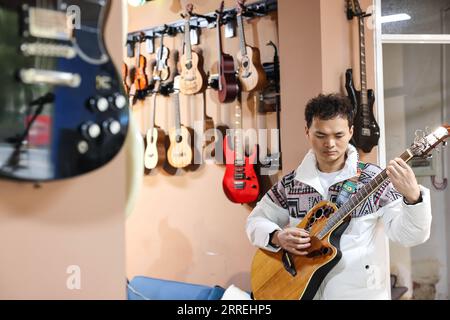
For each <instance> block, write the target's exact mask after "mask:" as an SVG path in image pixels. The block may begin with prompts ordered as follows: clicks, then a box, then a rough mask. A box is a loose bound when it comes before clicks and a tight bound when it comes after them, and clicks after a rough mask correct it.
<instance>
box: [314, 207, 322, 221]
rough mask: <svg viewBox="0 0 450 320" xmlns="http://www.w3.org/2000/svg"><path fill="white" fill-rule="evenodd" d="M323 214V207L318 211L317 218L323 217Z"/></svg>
mask: <svg viewBox="0 0 450 320" xmlns="http://www.w3.org/2000/svg"><path fill="white" fill-rule="evenodd" d="M322 214H323V210H322V209H319V210H317V211H316V213H315V218H316V219H319V218H320V217H322Z"/></svg>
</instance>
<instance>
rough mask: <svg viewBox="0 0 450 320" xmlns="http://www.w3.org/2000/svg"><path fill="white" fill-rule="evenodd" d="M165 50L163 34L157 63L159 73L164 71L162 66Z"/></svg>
mask: <svg viewBox="0 0 450 320" xmlns="http://www.w3.org/2000/svg"><path fill="white" fill-rule="evenodd" d="M163 50H164V34H161V45H160V47H159V55H158V57H157V60H158V62H157V63H156V65H157V66H158V68H157V70H158V71H161V70H162V69H163V68H162V65H161V61H162V57H163Z"/></svg>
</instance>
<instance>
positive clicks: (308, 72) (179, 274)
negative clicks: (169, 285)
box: [126, 0, 373, 289]
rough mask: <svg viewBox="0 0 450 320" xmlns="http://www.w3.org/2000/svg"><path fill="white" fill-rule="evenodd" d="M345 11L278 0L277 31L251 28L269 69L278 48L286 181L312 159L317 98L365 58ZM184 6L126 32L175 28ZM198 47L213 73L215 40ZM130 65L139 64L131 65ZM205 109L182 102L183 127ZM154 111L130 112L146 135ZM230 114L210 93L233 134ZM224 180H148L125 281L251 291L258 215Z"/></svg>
mask: <svg viewBox="0 0 450 320" xmlns="http://www.w3.org/2000/svg"><path fill="white" fill-rule="evenodd" d="M192 2H193V3H194V5H195V7H196V10H195V11H197V12H199V13H207V12H211V11H213V10H215V9H216V8H217V7H218V6H219V3H220V2H219V1H218V0H215V1H211V0H209V1H206V0H196V1H192ZM342 2H343V1H342ZM342 2H341V1H319V0H317V1H311V0H280V1H279V10H278V21H277V20H276V19H275V17H274V16H272V17H265V18H261V19H256V20H254V22H253V23H252V24H251V26H250V25H248V24H246V25H247V26H248V27H247V29H246V35H247V41H248V42H249V43H250V44H253V45H257V46H259V47H260V48H261V52H262V56H263V61H264V62H266V61H270V60H271V59H272V50H270V49H268V48H266V47H265V43H266V42H267V41H268V40H273V41H274V42H277V38H279V49H280V59H281V90H282V92H281V98H282V107H281V108H282V119H281V121H282V138H283V141H282V150H283V156H284V162H283V165H284V168H283V172H284V173H287V172H289V171H291V170H293V169H295V168H296V167H297V166H298V164H299V162H300V161H301V159H302V158H303V156H304V154H305V153H306V151H307V149H308V145H307V142H306V141H305V139H304V135H303V132H304V126H305V124H304V120H303V111H304V105H305V103H306V102H307V101H308V99H310V98H311V97H313V96H315V95H317V94H318V93H319V92H332V91H339V90H341V88H343V82H342V81H343V78H342V75H343V74H344V72H345V70H346V68H348V67H350V63H351V61H353V60H352V59H353V58H350V52H352V50H353V49H354V46H356V50H357V48H358V47H357V45H358V43H357V40H356V42H355V43H354V44H353V43H351V42H352V35H351V33H352V28H351V25H350V23H348V22H347V20H346V17H345V13H344V9H343V4H342ZM185 3H186V1H162V0H155V1H152V2H150V3H147V4H146V5H144V6H143V7H140V8H129V30H130V31H136V30H139V29H142V28H144V29H145V28H150V27H153V26H157V25H160V24H164V23H168V22H173V21H175V20H178V19H179V13H180V12H181V11H182V10H183V9H182V7H181V5H184V4H185ZM234 4H235V1H233V0H227V1H225V5H226V7H227V8H228V7H231V6H234ZM277 22H278V31H277V28H276V25H277ZM368 33H369V32H368ZM368 38H369V39H368V41H367V42H368V43H367V51H368V52H370V51H371V50H373V49H372V48H373V46H372V44H371V42H370V41H371V38H370V37H368ZM200 42H201V43H200V47H201V48H203V54H204V56H205V69H206V70H209V69H213V70H216V61H217V59H216V56H217V54H216V38H215V30H205V31H204V32H203V33H202V35H201V38H200ZM157 43H158V42H157ZM165 43H166V45H167V46H169V48H171V49H173V48H174V46H175V47H177V48H179V46H180V44H181V39H180V38H177V39H176V40H174V39H167V40H166V42H165ZM142 48H144V47H142ZM237 48H238V44H237V39H236V38H234V39H227V40H225V41H224V49H225V51H226V52H228V53H235V52H237ZM147 57H148V58H153V57H152V56H148V55H147ZM356 61H357V60H356ZM127 62H128V63H130V64H131V65H133V64H134V61H133V60H127ZM372 63H373V61H372V60H369V61H368V72H369V85H373V79H372V78H373V72H372V70H373V64H372ZM358 66H359V65H357V66H355V67H354V68H357V67H358ZM356 73H357V72H356ZM356 83H358V82H356ZM202 103H203V100H202V97H201V96H198V97H195V98H192V101H191V103H190V105H189V104H188V99H186V98H182V100H181V113H182V122H184V123H185V124H190V125H192V123H193V121H194V119H198V118H199V117H201V108H202ZM150 107H151V102H150V100H149V101H147V103H146V104H145V103H144V104H143V103H137V104H136V105H135V107H134V108H133V113H134V115H135V117H136V119H137V122H138V123H139V124H140V125H141V131H142V132H145V130H146V128H147V127H148V125H149V122H148V120H149V116H150ZM232 107H233V104H228V105H224V106H219V104H218V101H217V98H216V93H215V92H214V91H212V90H208V91H207V93H206V108H207V111H208V114H209V115H212V116H214V118H215V120H216V123H217V122H225V123H227V124H228V125H231V126H232V123H231V119H232V113H231V112H232V110H231V109H232ZM157 110H158V111H157V116H156V119H157V120H156V122H157V124H159V125H160V126H162V127H163V128H164V129H165V130H167V129H168V127H170V126H171V125H172V124H173V120H172V119H171V118H172V102H171V101H170V100H169V99H167V98H163V97H159V98H158V101H157ZM243 111H244V127H246V128H247V127H252V126H254V114H253V108H252V106H251V105H250V106H247V105H244V107H243ZM218 120H220V121H218ZM267 120H268V121H267V122H268V125H269V127H273V125H274V117H273V115H272V116H270V117H269V119H267ZM223 174H224V167H222V166H218V165H214V164H208V165H204V166H202V167H200V168H199V169H198V170H197V171H195V172H185V171H180V172H179V173H178V174H177V175H175V176H171V175H168V174H166V173H164V172H162V171H156V172H153V173H152V174H151V175H149V176H145V177H144V183H143V188H142V192H141V194H140V195H139V199H138V201H137V204H136V209H135V211H134V213H133V215H132V216H131V217H130V218H129V219H128V221H127V235H126V236H127V274H128V276H129V277H130V278H132V277H133V276H136V275H146V276H150V277H157V278H163V279H172V280H178V281H186V282H192V283H201V284H207V285H216V284H217V285H221V286H227V285H229V284H231V283H233V284H235V285H237V286H239V287H241V288H243V289H249V288H250V284H249V272H250V265H251V260H252V257H253V253H254V250H255V249H254V248H252V247H251V246H250V244H249V242H248V239H247V238H246V235H245V232H244V227H245V220H246V217H247V215H248V214H249V213H250V211H251V209H250V207H248V206H241V205H236V204H232V203H231V202H229V201H228V200H227V199H226V197H225V195H224V194H223V191H222V187H221V181H222V177H223ZM275 178H276V177H275Z"/></svg>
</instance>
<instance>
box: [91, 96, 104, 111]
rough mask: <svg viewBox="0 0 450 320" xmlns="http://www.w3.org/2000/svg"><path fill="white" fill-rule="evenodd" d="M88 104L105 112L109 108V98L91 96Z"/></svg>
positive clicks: (92, 108)
mask: <svg viewBox="0 0 450 320" xmlns="http://www.w3.org/2000/svg"><path fill="white" fill-rule="evenodd" d="M88 104H89V106H90V107H91V110H97V111H100V112H105V111H106V110H108V108H109V101H108V99H106V98H103V97H98V98H90V99H89V102H88Z"/></svg>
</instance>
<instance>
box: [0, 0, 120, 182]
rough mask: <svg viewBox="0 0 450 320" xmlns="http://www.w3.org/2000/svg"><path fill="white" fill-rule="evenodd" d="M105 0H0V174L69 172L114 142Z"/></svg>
mask: <svg viewBox="0 0 450 320" xmlns="http://www.w3.org/2000/svg"><path fill="white" fill-rule="evenodd" d="M109 5H110V1H104V0H67V1H66V0H28V1H25V0H23V1H9V0H0V83H1V86H0V177H3V178H9V179H14V180H22V181H50V180H59V179H65V178H70V177H75V176H78V175H81V174H85V173H88V172H90V171H92V170H95V169H97V168H99V167H101V166H103V165H105V164H106V163H108V162H109V161H110V160H111V159H112V158H113V157H114V156H115V155H116V154H117V153H118V152H119V150H120V149H121V147H122V145H123V143H124V140H125V137H126V133H127V130H128V120H129V116H128V101H127V98H126V97H125V93H124V88H123V86H122V80H121V79H120V77H119V75H118V72H117V70H116V68H115V66H114V65H113V63H112V61H111V58H110V56H109V54H108V52H107V51H106V49H105V45H104V42H103V38H102V34H103V26H104V22H105V19H106V16H107V13H108V9H109Z"/></svg>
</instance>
